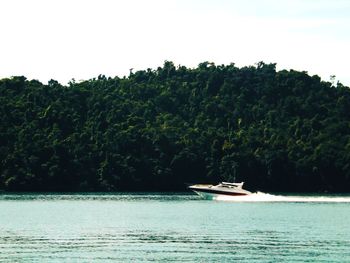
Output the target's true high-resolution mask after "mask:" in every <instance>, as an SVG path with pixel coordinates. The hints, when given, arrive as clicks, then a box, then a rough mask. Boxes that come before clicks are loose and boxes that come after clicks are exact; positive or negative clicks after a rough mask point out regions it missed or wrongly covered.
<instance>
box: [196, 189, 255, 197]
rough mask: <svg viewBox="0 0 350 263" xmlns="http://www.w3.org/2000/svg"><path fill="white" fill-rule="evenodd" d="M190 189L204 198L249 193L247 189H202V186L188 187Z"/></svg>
mask: <svg viewBox="0 0 350 263" xmlns="http://www.w3.org/2000/svg"><path fill="white" fill-rule="evenodd" d="M190 189H191V190H192V191H194V192H195V193H196V194H198V195H199V196H201V197H203V198H204V199H217V198H218V197H220V196H245V195H249V194H251V193H250V192H248V191H244V190H243V191H241V192H240V191H237V192H235V191H220V190H215V189H203V188H195V187H190Z"/></svg>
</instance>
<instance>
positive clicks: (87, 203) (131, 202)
mask: <svg viewBox="0 0 350 263" xmlns="http://www.w3.org/2000/svg"><path fill="white" fill-rule="evenodd" d="M349 218H350V197H349V196H300V195H297V196H295V195H294V196H276V195H266V194H261V193H260V196H259V195H256V196H254V197H253V198H252V197H251V200H241V199H238V200H237V199H234V200H232V199H230V200H225V201H210V200H201V199H200V198H199V197H197V196H196V195H188V194H181V193H180V194H179V193H174V194H161V193H159V194H65V195H60V194H25V195H24V194H10V195H9V194H2V195H0V252H1V253H0V262H161V261H167V262H171V261H175V262H237V261H238V262H350V249H349V247H350V227H349Z"/></svg>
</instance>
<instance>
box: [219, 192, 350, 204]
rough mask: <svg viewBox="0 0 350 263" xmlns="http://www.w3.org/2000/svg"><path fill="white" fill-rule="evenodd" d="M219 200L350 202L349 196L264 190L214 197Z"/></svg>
mask: <svg viewBox="0 0 350 263" xmlns="http://www.w3.org/2000/svg"><path fill="white" fill-rule="evenodd" d="M214 199H215V200H218V201H230V202H292V203H294V202H300V203H302V202H320V203H328V202H333V203H350V195H349V196H339V195H333V196H332V195H319V196H316V195H312V196H311V195H310V196H308V195H294V196H293V195H272V194H267V193H262V192H257V193H253V194H251V195H244V196H224V195H220V196H217V197H215V198H214Z"/></svg>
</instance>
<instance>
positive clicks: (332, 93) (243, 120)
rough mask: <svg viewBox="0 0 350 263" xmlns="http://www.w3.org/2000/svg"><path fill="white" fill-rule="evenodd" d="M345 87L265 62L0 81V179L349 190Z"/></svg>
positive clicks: (70, 186)
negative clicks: (63, 81)
mask: <svg viewBox="0 0 350 263" xmlns="http://www.w3.org/2000/svg"><path fill="white" fill-rule="evenodd" d="M349 110H350V90H349V88H348V87H345V86H343V85H342V84H341V83H339V82H338V83H330V82H325V81H322V80H321V79H320V77H318V76H310V75H308V74H307V72H299V71H294V70H290V71H287V70H282V71H276V67H275V64H265V63H263V62H260V63H257V64H256V65H255V66H249V67H242V68H238V67H236V66H235V65H234V64H230V65H220V66H217V65H215V64H213V63H208V62H204V63H201V64H199V65H198V67H196V68H187V67H184V66H175V65H174V63H172V62H169V61H166V62H165V63H164V65H163V66H162V67H159V68H158V69H156V70H152V69H147V70H141V71H137V72H135V73H133V72H130V75H129V76H127V77H123V78H119V77H114V78H107V77H105V76H103V75H100V76H99V77H98V78H94V79H90V80H87V81H81V82H75V81H74V80H72V81H71V82H70V83H69V84H68V85H66V86H64V85H61V84H60V83H58V82H57V81H55V80H50V81H49V82H48V84H46V85H44V84H42V83H41V82H39V81H37V80H27V79H26V78H25V77H12V78H7V79H2V80H0V161H1V163H0V189H1V190H5V191H149V190H152V191H173V190H184V189H185V187H186V183H217V182H219V181H223V180H224V181H244V182H246V186H247V188H250V189H251V190H257V189H258V190H261V191H308V192H311V191H316V192H317V191H333V192H342V191H350V111H349Z"/></svg>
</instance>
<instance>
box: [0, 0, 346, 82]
mask: <svg viewBox="0 0 350 263" xmlns="http://www.w3.org/2000/svg"><path fill="white" fill-rule="evenodd" d="M0 30H1V31H0V78H4V77H10V76H15V75H24V76H26V77H27V78H28V79H38V80H40V81H42V82H43V83H46V82H47V81H48V80H50V79H51V78H52V79H56V80H58V81H59V82H61V83H62V84H66V83H67V82H68V81H69V80H71V79H72V78H74V79H76V80H77V81H79V80H81V79H84V80H86V79H90V78H93V77H96V76H98V75H99V74H104V75H106V76H111V77H114V76H116V75H118V76H120V77H122V76H123V75H128V74H129V68H134V70H138V69H147V68H153V69H156V68H157V67H158V66H161V65H163V62H164V61H165V60H171V61H173V62H174V63H175V65H179V64H181V65H185V66H187V67H195V66H197V65H198V64H199V63H200V62H204V61H210V62H214V63H215V64H229V63H231V62H234V63H236V65H238V66H247V65H254V63H256V62H259V61H264V62H266V63H270V62H271V63H277V68H278V69H296V70H305V71H308V72H309V74H311V75H313V74H317V75H319V76H321V77H322V79H323V80H327V81H328V80H329V76H330V75H336V79H337V80H339V81H340V82H342V83H343V84H344V85H347V86H349V85H350V74H349V70H348V64H349V63H350V52H349V51H348V49H349V47H350V0H0Z"/></svg>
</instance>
